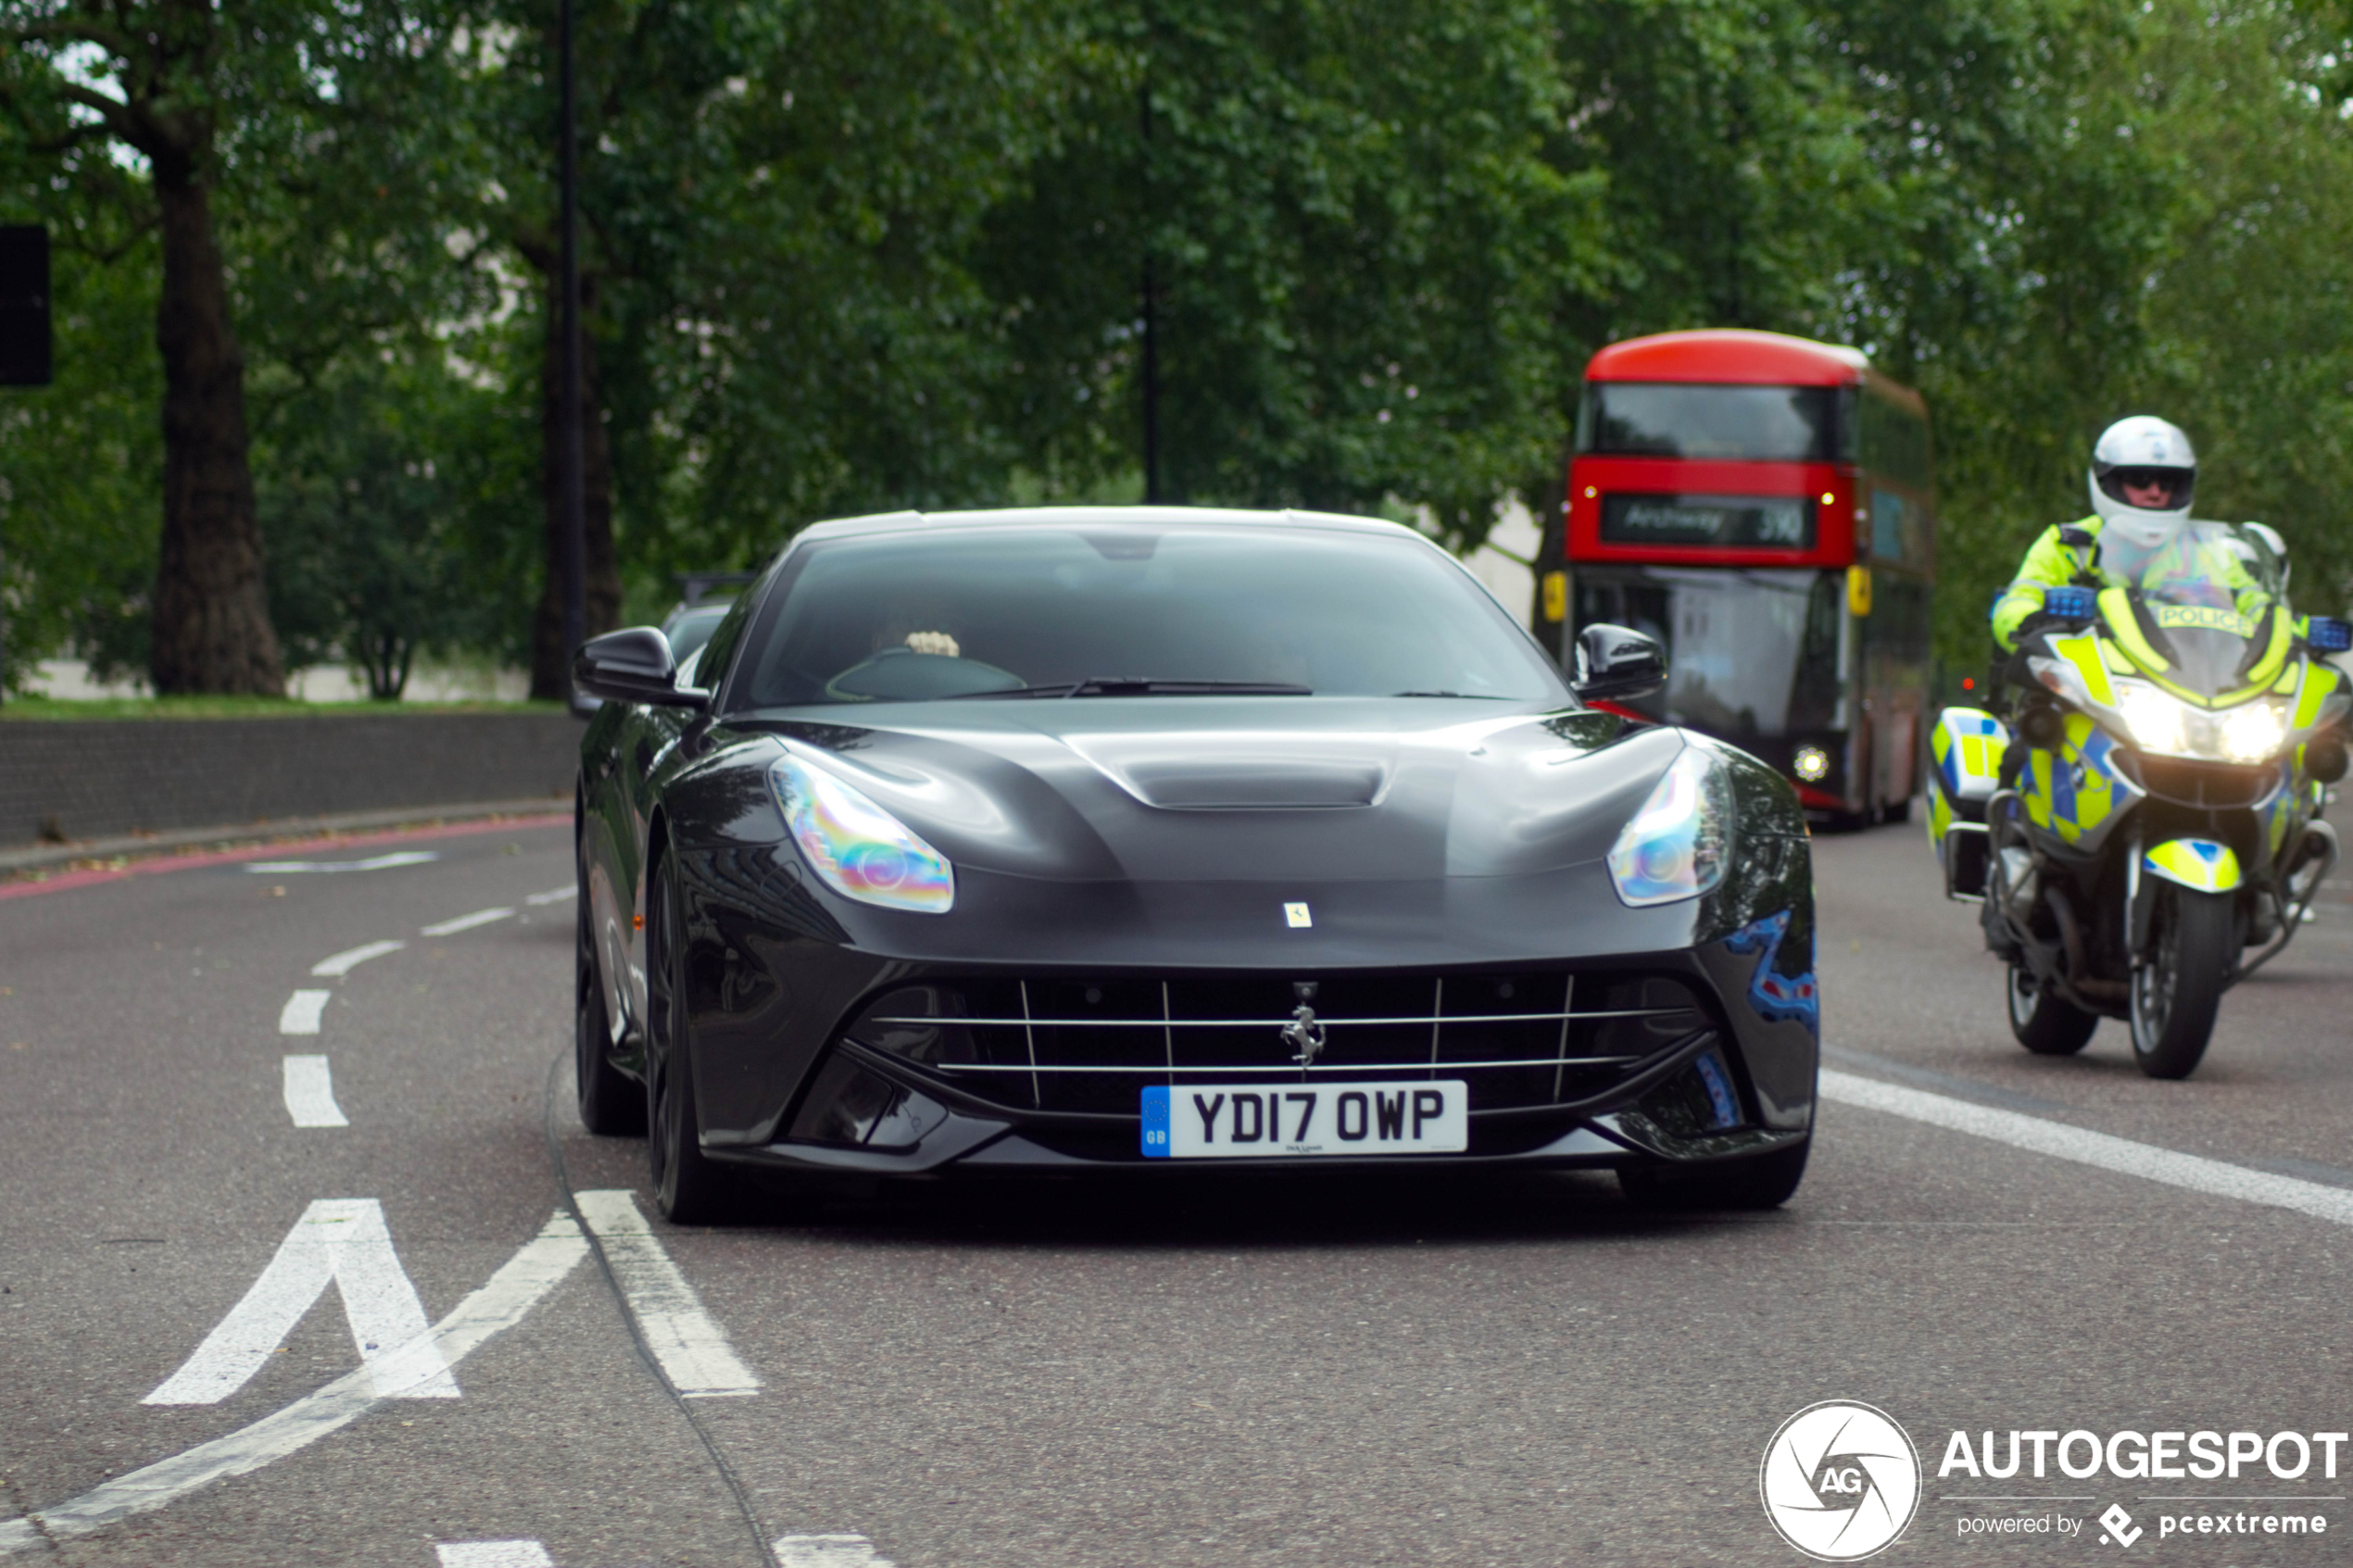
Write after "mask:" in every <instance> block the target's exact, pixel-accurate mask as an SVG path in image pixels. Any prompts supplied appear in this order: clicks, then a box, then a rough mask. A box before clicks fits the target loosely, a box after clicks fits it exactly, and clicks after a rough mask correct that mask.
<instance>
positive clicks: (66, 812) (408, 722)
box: [0, 713, 582, 847]
mask: <svg viewBox="0 0 2353 1568" xmlns="http://www.w3.org/2000/svg"><path fill="white" fill-rule="evenodd" d="M581 728H582V726H581V723H580V721H578V720H576V719H573V718H572V717H571V716H570V715H568V714H563V713H401V714H355V715H352V716H349V717H342V716H337V717H332V718H299V719H296V718H287V719H149V720H125V721H60V722H54V723H53V722H41V721H16V720H10V721H6V722H0V847H8V846H18V845H24V844H28V843H31V841H33V840H34V839H36V838H38V837H40V836H41V833H42V825H43V823H44V822H45V821H47V820H49V819H53V818H54V819H55V820H56V822H57V826H58V827H59V828H61V829H62V830H63V831H64V832H65V833H66V834H67V835H68V836H69V837H71V838H76V839H86V838H98V837H104V836H107V835H110V834H126V833H137V832H153V833H164V832H169V831H170V830H172V829H174V828H201V827H232V826H242V825H244V824H245V823H247V822H260V821H274V820H278V819H283V818H287V817H316V816H329V815H333V814H336V813H340V812H345V811H373V810H389V809H406V808H409V807H412V806H414V807H433V806H455V805H461V804H468V803H472V802H476V801H489V800H520V799H523V798H526V797H535V796H544V797H547V798H548V799H549V800H550V802H551V803H555V804H560V805H569V804H570V802H571V800H572V785H573V772H574V770H575V769H576V768H577V766H578V763H579V757H580V733H581Z"/></svg>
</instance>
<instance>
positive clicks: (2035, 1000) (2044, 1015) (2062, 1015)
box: [2009, 964, 2100, 1056]
mask: <svg viewBox="0 0 2353 1568" xmlns="http://www.w3.org/2000/svg"><path fill="white" fill-rule="evenodd" d="M2009 997H2010V1033H2011V1034H2013V1035H2017V1036H2018V1043H2019V1044H2020V1045H2021V1046H2024V1047H2026V1048H2027V1049H2028V1050H2030V1051H2032V1052H2033V1053H2034V1054H2035V1055H2036V1056H2073V1055H2074V1054H2075V1053H2076V1052H2077V1051H2080V1050H2082V1048H2083V1047H2085V1046H2087V1045H2090V1044H2091V1043H2092V1032H2093V1031H2094V1030H2095V1029H2097V1028H2098V1027H2099V1026H2100V1015H2099V1014H2098V1013H2095V1012H2085V1011H2084V1010H2082V1008H2079V1007H2077V1006H2076V1005H2075V1004H2074V1003H2072V1002H2067V1001H2062V1000H2060V999H2059V998H2058V997H2054V996H2052V995H2051V994H2050V993H2048V992H2047V991H2045V990H2044V989H2043V987H2042V985H2040V984H2039V983H2038V982H2037V981H2036V979H2035V976H2034V972H2033V971H2032V970H2031V969H2027V968H2025V967H2024V966H2023V965H2020V964H2012V965H2010V970H2009Z"/></svg>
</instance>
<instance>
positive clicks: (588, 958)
mask: <svg viewBox="0 0 2353 1568" xmlns="http://www.w3.org/2000/svg"><path fill="white" fill-rule="evenodd" d="M579 869H580V897H579V914H578V916H577V918H576V920H575V921H574V925H575V928H576V930H575V935H574V938H573V968H572V975H573V978H572V990H573V1010H572V1011H573V1025H572V1068H573V1082H574V1083H575V1084H576V1085H578V1088H579V1102H580V1124H581V1125H582V1126H584V1127H585V1128H587V1129H588V1130H589V1131H590V1132H592V1133H594V1134H596V1135H598V1136H599V1137H607V1138H625V1137H634V1136H635V1135H637V1134H640V1133H642V1132H644V1131H645V1130H646V1094H645V1091H644V1090H643V1089H641V1088H639V1087H638V1086H637V1085H635V1084H634V1083H632V1082H630V1080H629V1077H628V1075H627V1074H626V1073H623V1072H622V1071H621V1070H620V1069H619V1068H617V1067H615V1066H614V1065H613V1064H612V1028H611V1024H610V1018H609V1015H608V1014H607V1012H606V1010H605V986H604V981H603V980H602V978H601V977H600V976H599V973H598V967H597V937H596V932H595V928H594V925H593V923H592V922H590V920H589V918H588V876H587V868H586V865H585V861H584V863H583V865H582V866H581V867H580V868H579Z"/></svg>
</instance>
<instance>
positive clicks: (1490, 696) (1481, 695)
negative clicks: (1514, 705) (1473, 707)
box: [1389, 692, 1511, 702]
mask: <svg viewBox="0 0 2353 1568" xmlns="http://www.w3.org/2000/svg"><path fill="white" fill-rule="evenodd" d="M1389 695H1390V696H1464V697H1468V698H1470V699H1471V700H1472V701H1474V702H1509V701H1510V700H1511V698H1509V697H1507V696H1502V695H1501V694H1499V693H1496V692H1391V693H1390V694H1389Z"/></svg>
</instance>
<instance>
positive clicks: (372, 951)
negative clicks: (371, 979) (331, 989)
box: [310, 942, 409, 980]
mask: <svg viewBox="0 0 2353 1568" xmlns="http://www.w3.org/2000/svg"><path fill="white" fill-rule="evenodd" d="M408 945H409V944H408V943H406V942H371V943H369V944H368V945H367V946H366V947H353V948H350V949H348V950H346V951H345V952H340V953H337V954H336V955H335V956H334V957H333V958H331V959H321V960H319V961H318V962H317V963H315V964H312V965H311V966H310V972H311V973H313V974H317V975H322V976H324V977H325V978H327V979H329V980H340V979H342V978H343V977H344V976H345V975H346V974H349V973H350V972H352V971H353V970H355V969H358V968H359V966H360V965H361V964H363V963H366V962H367V961H368V960H370V959H380V958H383V957H384V955H385V954H386V953H396V952H398V951H400V949H401V948H403V947H407V946H408Z"/></svg>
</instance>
